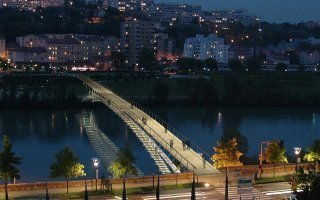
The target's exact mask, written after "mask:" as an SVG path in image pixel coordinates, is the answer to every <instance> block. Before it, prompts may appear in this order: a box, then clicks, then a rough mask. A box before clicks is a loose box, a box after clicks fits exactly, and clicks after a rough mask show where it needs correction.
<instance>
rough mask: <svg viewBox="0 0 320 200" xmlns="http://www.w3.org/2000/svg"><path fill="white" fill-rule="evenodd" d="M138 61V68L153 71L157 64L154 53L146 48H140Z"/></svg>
mask: <svg viewBox="0 0 320 200" xmlns="http://www.w3.org/2000/svg"><path fill="white" fill-rule="evenodd" d="M138 62H139V67H140V69H142V68H143V69H144V70H146V71H153V70H154V68H155V66H156V64H157V60H156V57H155V53H154V52H153V51H152V50H150V49H148V48H142V49H141V50H140V52H139V54H138Z"/></svg>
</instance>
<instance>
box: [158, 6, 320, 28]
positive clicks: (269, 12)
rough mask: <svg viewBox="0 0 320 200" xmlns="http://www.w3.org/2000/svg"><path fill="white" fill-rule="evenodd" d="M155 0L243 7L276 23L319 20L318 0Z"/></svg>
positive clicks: (235, 7)
mask: <svg viewBox="0 0 320 200" xmlns="http://www.w3.org/2000/svg"><path fill="white" fill-rule="evenodd" d="M155 2H157V3H158V2H166V3H190V4H196V5H201V6H202V9H203V10H212V9H240V8H243V9H247V10H248V12H250V13H253V14H257V15H258V16H260V17H261V18H262V20H263V21H268V22H276V23H283V22H290V23H299V22H301V21H304V22H306V21H310V20H312V21H320V15H319V13H318V8H319V7H320V1H318V0H309V1H308V3H304V2H302V1H301V0H291V1H290V4H288V1H286V0H280V1H279V0H269V1H262V0H242V1H234V0H215V1H210V0H198V1H195V0H155Z"/></svg>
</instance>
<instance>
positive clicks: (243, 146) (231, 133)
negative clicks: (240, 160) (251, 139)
mask: <svg viewBox="0 0 320 200" xmlns="http://www.w3.org/2000/svg"><path fill="white" fill-rule="evenodd" d="M232 138H236V139H237V142H238V149H239V151H240V152H241V153H243V155H246V154H247V153H248V149H249V145H248V140H247V138H246V137H245V136H244V135H242V134H241V133H240V131H238V130H234V129H227V130H225V131H224V132H223V135H222V137H221V141H223V142H228V141H229V140H231V139H232Z"/></svg>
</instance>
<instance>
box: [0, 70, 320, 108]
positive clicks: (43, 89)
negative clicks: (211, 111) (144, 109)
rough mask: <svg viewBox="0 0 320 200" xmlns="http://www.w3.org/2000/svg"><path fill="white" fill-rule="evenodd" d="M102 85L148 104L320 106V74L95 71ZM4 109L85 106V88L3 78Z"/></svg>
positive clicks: (41, 78)
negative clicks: (194, 74) (177, 74)
mask: <svg viewBox="0 0 320 200" xmlns="http://www.w3.org/2000/svg"><path fill="white" fill-rule="evenodd" d="M90 76H92V78H94V79H95V80H97V81H99V83H101V84H103V85H105V86H106V87H108V88H111V89H112V90H114V91H116V92H117V93H120V94H122V95H123V96H125V97H126V98H129V99H132V100H134V101H136V102H138V103H140V104H143V105H145V106H152V105H157V106H160V105H166V106H177V105H180V106H181V105H184V106H252V107H257V106H260V107H261V106H279V107H280V106H294V107H297V106H299V107H314V106H319V105H320V84H319V82H320V76H319V74H318V73H307V72H304V73H302V72H296V73H294V72H292V73H280V72H279V73H278V72H274V73H267V72H259V73H254V74H252V73H250V74H249V73H217V74H211V75H205V76H204V75H202V76H175V77H168V76H163V75H157V74H151V73H148V74H144V73H129V72H128V73H123V72H118V73H116V72H113V73H96V74H93V73H91V74H90ZM0 93H1V95H0V106H2V108H15V107H19V108H24V107H31V108H36V107H40V108H45V107H52V106H53V107H54V108H59V107H61V108H69V107H85V106H87V105H86V104H83V103H82V102H81V101H82V99H81V98H79V97H82V96H84V95H86V88H85V86H84V85H83V83H82V82H81V81H80V80H78V79H77V78H76V76H75V75H4V76H2V77H1V79H0Z"/></svg>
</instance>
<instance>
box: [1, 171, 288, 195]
mask: <svg viewBox="0 0 320 200" xmlns="http://www.w3.org/2000/svg"><path fill="white" fill-rule="evenodd" d="M266 171H267V172H265V173H263V175H262V177H272V176H273V172H272V171H271V170H270V171H268V170H266ZM292 173H293V172H292V171H284V172H283V171H282V172H279V171H278V172H276V176H281V175H291V174H292ZM241 176H243V174H241V171H228V180H229V186H236V185H237V180H238V178H239V177H241ZM175 177H176V175H175V174H172V175H162V176H161V181H160V185H161V186H166V185H176V184H185V183H192V174H191V173H186V174H179V175H178V178H177V179H176V178H175ZM195 180H196V181H198V182H201V183H209V184H210V185H211V186H212V187H214V188H220V187H224V186H225V173H224V172H223V171H222V172H221V173H220V174H213V175H203V176H196V178H195ZM130 181H131V182H130ZM135 181H140V182H135ZM156 182H157V176H155V177H154V185H155V187H156V184H157V183H156ZM65 184H66V182H48V185H50V187H49V188H48V191H49V194H50V199H57V198H54V194H59V193H60V194H61V193H66V191H67V189H66V186H65ZM17 185H19V184H17ZM20 185H24V184H20ZM25 185H32V186H34V187H25V188H27V189H21V190H11V191H9V197H10V198H18V199H45V193H46V190H45V183H30V184H25ZM10 186H14V185H10ZM35 186H37V187H35ZM112 187H113V189H117V190H122V187H123V184H122V182H121V179H117V180H115V181H114V182H113V186H112ZM139 187H152V176H146V177H143V178H141V177H139V178H128V181H127V183H126V188H139ZM87 188H88V190H92V191H94V190H95V179H93V180H87ZM84 189H85V187H84V181H83V180H81V181H70V182H69V193H74V192H84ZM99 189H100V180H98V190H99ZM1 193H2V194H3V197H4V192H3V187H2V192H1ZM1 193H0V199H1V197H2V196H1ZM30 197H31V198H30ZM90 197H91V196H90ZM112 197H113V196H112ZM102 198H103V199H110V198H111V196H106V197H102Z"/></svg>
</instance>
